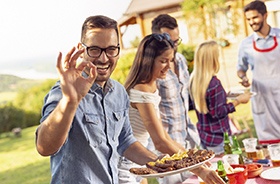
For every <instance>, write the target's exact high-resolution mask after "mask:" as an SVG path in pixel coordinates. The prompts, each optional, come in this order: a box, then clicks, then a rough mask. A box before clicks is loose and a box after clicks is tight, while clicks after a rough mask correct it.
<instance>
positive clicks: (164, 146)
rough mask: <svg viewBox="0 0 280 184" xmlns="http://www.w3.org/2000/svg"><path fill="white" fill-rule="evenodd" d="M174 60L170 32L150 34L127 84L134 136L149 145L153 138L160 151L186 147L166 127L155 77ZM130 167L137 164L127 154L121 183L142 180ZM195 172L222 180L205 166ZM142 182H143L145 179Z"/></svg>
mask: <svg viewBox="0 0 280 184" xmlns="http://www.w3.org/2000/svg"><path fill="white" fill-rule="evenodd" d="M171 62H174V43H173V41H172V40H171V39H170V36H169V34H167V33H163V34H156V33H154V34H151V35H148V36H146V37H145V38H144V39H143V40H142V41H141V43H140V44H139V47H138V50H137V53H136V56H135V59H134V62H133V64H132V67H131V69H130V72H129V74H128V77H127V80H126V82H125V85H124V86H125V88H126V90H127V92H128V94H129V99H130V107H129V119H130V122H131V126H132V130H133V134H134V136H135V137H136V138H137V140H138V141H139V142H140V143H142V144H143V145H144V146H146V147H147V146H148V142H149V141H148V140H149V139H150V138H151V140H152V142H153V143H154V145H155V149H156V150H157V151H159V152H161V153H167V154H169V155H173V154H174V153H177V152H179V151H180V150H182V151H184V150H185V148H184V147H183V146H182V145H181V144H179V143H177V142H175V141H174V140H172V139H171V137H170V136H169V135H168V133H167V132H166V131H165V129H164V128H163V125H162V122H161V119H160V114H159V113H160V112H159V103H160V100H161V97H160V96H159V94H158V89H157V85H156V80H157V79H163V78H165V77H166V74H167V72H168V70H169V69H170V63H171ZM154 151H155V150H154ZM131 167H135V165H134V163H132V162H130V161H129V160H127V159H126V158H124V157H123V158H121V159H120V163H119V183H120V184H121V183H130V184H132V183H133V184H134V183H139V182H140V181H141V179H142V178H137V177H135V176H134V175H132V174H130V173H129V168H131ZM192 172H193V173H195V174H197V175H198V176H200V177H201V178H202V179H203V180H204V181H205V182H206V183H209V184H211V183H223V181H222V180H221V179H220V178H219V176H217V174H216V173H215V171H212V170H210V169H207V168H205V167H199V168H197V169H195V170H192ZM185 179H186V178H184V177H182V178H181V177H180V181H175V180H174V181H173V182H174V183H177V182H183V181H184V180H185ZM141 182H142V183H144V182H145V180H142V181H141Z"/></svg>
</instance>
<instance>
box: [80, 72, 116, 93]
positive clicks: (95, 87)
mask: <svg viewBox="0 0 280 184" xmlns="http://www.w3.org/2000/svg"><path fill="white" fill-rule="evenodd" d="M82 76H83V77H88V74H87V73H86V72H85V71H83V72H82ZM100 88H102V87H101V86H100V85H99V84H97V83H93V85H92V86H91V88H90V90H89V91H90V92H93V91H96V90H98V89H100ZM104 88H105V90H103V91H104V92H107V91H110V90H113V88H114V86H113V82H112V79H110V78H109V79H108V80H107V82H106V83H105V85H104Z"/></svg>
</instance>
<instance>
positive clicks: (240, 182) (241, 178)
mask: <svg viewBox="0 0 280 184" xmlns="http://www.w3.org/2000/svg"><path fill="white" fill-rule="evenodd" d="M230 166H231V167H232V168H233V169H237V168H239V169H242V170H240V171H236V172H234V173H230V174H227V177H228V179H229V184H245V183H246V181H247V178H248V172H247V167H246V166H245V165H239V164H231V165H230Z"/></svg>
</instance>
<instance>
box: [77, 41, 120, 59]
mask: <svg viewBox="0 0 280 184" xmlns="http://www.w3.org/2000/svg"><path fill="white" fill-rule="evenodd" d="M81 44H82V46H83V47H85V49H86V51H87V55H88V56H89V57H91V58H99V57H100V56H101V54H102V52H104V53H105V55H106V56H107V57H108V58H115V57H117V56H118V55H119V54H120V44H119V43H118V45H117V46H109V47H106V48H101V47H98V46H90V47H88V46H87V45H86V44H84V43H83V42H81ZM90 48H97V49H100V54H99V55H98V56H91V55H89V51H88V50H89V49H90ZM109 48H115V49H118V52H117V54H116V55H115V56H108V54H107V52H106V50H107V49H109Z"/></svg>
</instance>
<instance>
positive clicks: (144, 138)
mask: <svg viewBox="0 0 280 184" xmlns="http://www.w3.org/2000/svg"><path fill="white" fill-rule="evenodd" d="M129 99H130V102H134V103H151V104H153V105H154V108H155V110H156V112H157V116H158V117H159V118H160V112H159V102H160V100H161V97H160V96H159V94H158V90H156V91H155V93H148V92H143V91H139V90H136V89H130V91H129ZM129 119H130V123H131V127H132V130H133V134H134V136H135V137H136V139H137V140H138V141H139V142H140V143H141V144H143V145H144V146H145V147H147V146H148V139H149V137H150V135H149V133H148V131H147V130H146V128H145V126H144V123H143V122H142V119H141V117H140V114H139V111H138V110H137V109H135V108H133V107H132V106H131V105H130V107H129Z"/></svg>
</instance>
